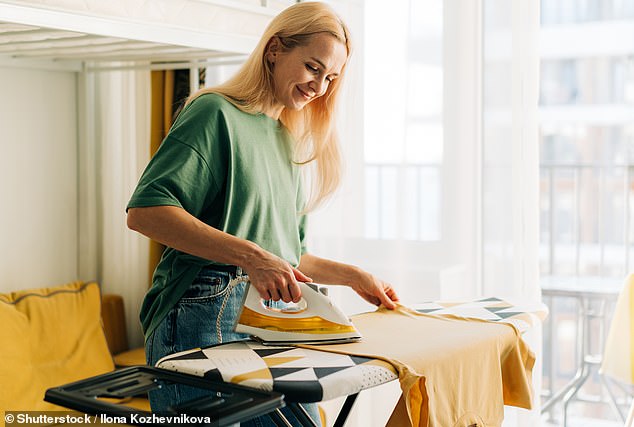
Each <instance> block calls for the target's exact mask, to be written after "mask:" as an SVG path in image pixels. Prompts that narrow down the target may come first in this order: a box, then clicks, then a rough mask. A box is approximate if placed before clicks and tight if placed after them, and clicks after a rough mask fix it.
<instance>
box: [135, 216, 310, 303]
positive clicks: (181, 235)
mask: <svg viewBox="0 0 634 427" xmlns="http://www.w3.org/2000/svg"><path fill="white" fill-rule="evenodd" d="M127 223H128V228H130V229H131V230H134V231H137V232H139V233H141V234H143V235H145V236H147V237H149V238H150V239H152V240H155V241H157V242H159V243H162V244H164V245H166V246H169V247H171V248H174V249H177V250H179V251H181V252H185V253H188V254H191V255H194V256H197V257H200V258H204V259H208V260H213V261H215V262H218V263H222V264H230V265H236V266H239V267H241V268H242V269H243V270H244V271H245V272H246V273H247V274H248V275H249V280H250V282H251V284H252V285H253V286H255V288H256V289H257V290H258V292H259V293H260V296H262V298H265V299H274V300H279V299H282V300H283V301H285V302H290V301H295V302H297V301H299V297H300V295H301V291H300V289H299V285H298V284H297V281H298V280H299V281H302V282H307V281H311V279H310V278H309V277H307V276H305V275H304V274H302V273H301V272H300V271H299V270H297V269H295V268H293V267H292V266H291V265H290V264H289V263H288V262H286V261H284V260H283V259H281V258H279V257H278V256H276V255H274V254H272V253H270V252H268V251H266V250H264V249H262V248H261V247H260V246H258V245H257V244H255V243H253V242H250V241H248V240H245V239H241V238H239V237H236V236H233V235H231V234H228V233H225V232H223V231H220V230H218V229H216V228H213V227H211V226H209V225H207V224H205V223H204V222H202V221H200V220H199V219H197V218H196V217H194V216H193V215H191V214H189V213H188V212H187V211H185V210H184V209H182V208H179V207H177V206H151V207H143V208H130V209H128V218H127Z"/></svg>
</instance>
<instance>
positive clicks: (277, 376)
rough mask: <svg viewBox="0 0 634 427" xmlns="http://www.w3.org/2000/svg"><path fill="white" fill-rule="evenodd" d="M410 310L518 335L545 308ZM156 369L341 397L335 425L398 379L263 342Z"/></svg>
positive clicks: (448, 305) (295, 396)
mask: <svg viewBox="0 0 634 427" xmlns="http://www.w3.org/2000/svg"><path fill="white" fill-rule="evenodd" d="M411 308H413V309H415V310H416V311H418V312H420V313H425V314H433V315H437V316H449V317H459V318H471V319H474V318H475V319H482V320H488V321H492V322H504V323H508V324H512V325H513V326H514V327H516V328H517V329H518V331H519V332H520V333H523V332H525V331H527V330H528V329H529V328H530V327H532V326H533V325H535V324H536V323H538V322H539V321H541V320H543V319H544V318H545V316H546V315H547V312H548V311H547V308H546V306H545V305H543V304H541V303H534V304H527V303H525V304H516V303H511V302H508V301H505V300H502V299H499V298H484V299H479V300H475V301H461V302H450V301H436V302H425V303H420V304H415V305H413V306H411ZM156 367H158V368H161V369H165V370H170V371H175V372H179V373H185V374H189V375H193V376H197V377H203V378H208V379H210V380H214V381H224V382H230V383H234V384H239V385H242V386H246V387H253V388H256V389H260V390H269V391H276V392H279V393H283V394H284V396H285V398H284V400H285V401H286V402H287V404H295V403H309V402H320V401H325V400H330V399H334V398H337V397H342V396H347V398H346V401H345V403H344V405H343V407H342V409H341V411H340V413H339V415H338V416H337V420H336V421H335V424H334V425H335V426H342V425H343V424H344V423H345V420H346V419H347V417H348V415H349V413H350V410H351V409H352V405H353V404H354V401H355V399H356V397H357V396H358V393H359V392H361V391H363V390H366V389H368V388H372V387H376V386H378V385H381V384H384V383H387V382H390V381H393V380H395V379H397V378H398V375H397V373H396V370H395V368H394V367H393V366H392V365H391V364H390V363H388V362H385V361H383V360H380V359H374V358H367V357H358V356H350V355H345V354H337V353H331V352H326V351H318V350H315V349H308V348H299V347H292V346H279V347H272V346H269V345H267V346H264V345H261V344H259V343H258V342H256V341H238V342H232V343H226V344H219V345H214V346H209V347H205V348H198V349H192V350H188V351H184V352H180V353H175V354H172V355H169V356H167V357H164V358H162V359H161V360H159V361H158V362H157V364H156ZM307 425H310V423H308V424H307Z"/></svg>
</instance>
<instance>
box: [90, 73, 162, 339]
mask: <svg viewBox="0 0 634 427" xmlns="http://www.w3.org/2000/svg"><path fill="white" fill-rule="evenodd" d="M82 80H83V85H82V87H83V88H84V96H83V98H82V105H80V108H81V112H82V114H84V115H85V116H86V117H85V118H86V120H85V123H86V126H85V128H83V129H81V132H82V136H83V138H85V142H87V143H86V144H80V146H83V148H81V151H80V177H81V178H80V179H81V180H82V181H81V182H80V217H81V218H82V222H81V223H80V227H81V229H82V233H81V237H80V247H82V248H83V250H82V253H80V261H81V262H80V272H81V275H82V277H91V278H95V279H97V280H98V281H99V283H101V286H102V290H103V292H106V293H115V294H119V295H121V296H122V297H123V298H124V301H125V309H126V323H127V329H128V341H129V344H130V346H131V347H135V346H139V345H142V344H143V337H142V332H141V328H140V323H139V307H140V305H141V302H142V299H143V296H144V294H145V292H146V291H147V289H148V286H149V283H148V276H147V268H148V253H149V244H148V240H147V239H146V238H145V237H142V236H141V235H139V234H138V233H135V232H133V231H130V230H128V229H127V227H126V214H125V206H126V204H127V202H128V200H129V198H130V196H131V194H132V191H133V190H134V188H135V185H136V183H137V181H138V179H139V176H140V174H141V172H142V170H143V168H144V167H145V166H146V165H147V162H148V161H149V157H150V154H149V153H150V149H149V145H150V102H151V88H150V72H149V71H112V72H97V73H90V74H87V75H85V76H83V79H82Z"/></svg>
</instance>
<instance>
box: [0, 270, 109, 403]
mask: <svg viewBox="0 0 634 427" xmlns="http://www.w3.org/2000/svg"><path fill="white" fill-rule="evenodd" d="M100 305H101V301H100V293H99V286H98V285H97V284H96V283H94V282H93V283H83V282H74V283H69V284H66V285H62V286H58V287H54V288H44V289H35V290H25V291H20V292H14V293H10V294H0V325H2V327H1V328H0V340H1V342H2V343H3V346H2V359H1V362H0V384H1V386H0V408H2V409H4V410H46V409H51V408H56V407H55V406H53V405H50V404H48V403H46V402H44V401H43V400H42V399H43V397H44V392H45V391H46V389H47V388H50V387H54V386H59V385H63V384H66V383H69V382H72V381H77V380H79V379H82V378H86V377H90V376H93V375H98V374H102V373H105V372H108V371H111V370H113V369H114V364H113V362H112V358H111V357H110V352H109V351H108V345H107V343H106V338H105V336H104V332H103V329H102V325H101V315H100Z"/></svg>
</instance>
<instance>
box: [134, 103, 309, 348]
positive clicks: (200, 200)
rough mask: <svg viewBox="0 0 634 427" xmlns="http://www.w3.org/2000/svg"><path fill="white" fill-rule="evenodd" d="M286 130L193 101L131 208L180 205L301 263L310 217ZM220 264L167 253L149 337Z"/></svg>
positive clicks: (153, 296)
mask: <svg viewBox="0 0 634 427" xmlns="http://www.w3.org/2000/svg"><path fill="white" fill-rule="evenodd" d="M292 144H293V140H292V137H291V136H290V134H289V133H288V131H287V129H286V128H285V127H284V126H282V125H281V124H280V122H278V121H277V120H274V119H272V118H270V117H268V116H266V115H264V114H248V113H245V112H243V111H241V110H240V109H238V108H237V107H236V106H235V105H233V104H232V103H230V102H229V101H227V100H226V99H225V98H223V97H222V96H220V95H217V94H206V95H202V96H200V97H198V98H197V99H196V100H194V101H193V102H191V103H190V104H189V105H187V107H186V108H185V109H184V110H183V111H182V112H181V114H180V115H179V116H178V118H177V120H176V122H175V123H174V125H173V126H172V128H171V129H170V132H169V134H168V135H167V137H166V138H165V140H164V141H163V143H162V144H161V146H160V148H159V150H158V151H157V153H156V154H155V155H154V157H153V158H152V160H151V161H150V163H149V164H148V166H147V168H146V170H145V171H144V172H143V175H142V176H141V179H140V180H139V183H138V185H137V188H136V190H135V191H134V194H133V195H132V198H131V200H130V202H129V203H128V208H133V207H144V206H178V207H181V208H183V209H185V210H186V211H187V212H189V213H190V214H192V215H193V216H195V217H196V218H198V219H200V220H201V221H203V222H205V223H207V224H209V225H210V226H212V227H214V228H217V229H219V230H222V231H225V232H227V233H229V234H232V235H234V236H237V237H241V238H243V239H247V240H250V241H252V242H255V243H257V244H258V245H259V246H260V247H262V248H263V249H265V250H267V251H269V252H271V253H273V254H275V255H277V256H279V257H280V258H282V259H284V260H286V261H288V262H289V263H290V264H291V265H293V266H297V265H298V264H299V259H300V256H301V255H302V254H303V253H304V252H305V250H306V248H305V239H304V237H305V224H306V217H305V216H304V215H300V214H299V213H298V212H300V211H301V210H302V208H303V194H302V187H301V176H300V170H299V167H298V166H297V165H296V164H295V163H293V161H292ZM209 264H214V261H213V260H205V259H202V258H199V257H196V256H193V255H189V254H185V253H183V252H180V251H177V250H175V249H173V248H169V247H168V248H166V250H165V252H164V253H163V256H162V258H161V261H160V262H159V264H158V266H157V267H156V271H155V272H154V278H153V282H152V288H151V289H150V290H149V292H148V293H147V295H146V296H145V299H144V301H143V305H142V307H141V323H142V325H143V330H144V331H145V334H146V336H149V334H150V333H151V332H152V331H153V330H154V328H155V327H156V326H157V325H158V323H159V322H160V321H161V320H162V319H163V317H164V316H165V315H167V312H168V311H169V310H170V309H171V308H172V307H173V306H174V305H175V304H176V302H177V301H178V300H179V299H180V298H181V296H182V295H183V294H184V292H185V290H186V289H187V288H188V287H189V286H190V285H191V283H192V281H193V280H194V278H195V277H196V275H197V274H198V273H199V271H200V270H201V268H202V267H204V266H206V265H209Z"/></svg>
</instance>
